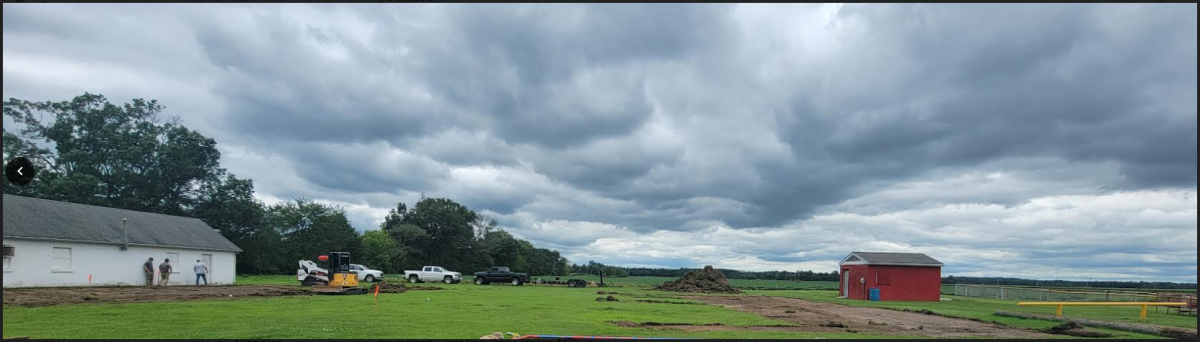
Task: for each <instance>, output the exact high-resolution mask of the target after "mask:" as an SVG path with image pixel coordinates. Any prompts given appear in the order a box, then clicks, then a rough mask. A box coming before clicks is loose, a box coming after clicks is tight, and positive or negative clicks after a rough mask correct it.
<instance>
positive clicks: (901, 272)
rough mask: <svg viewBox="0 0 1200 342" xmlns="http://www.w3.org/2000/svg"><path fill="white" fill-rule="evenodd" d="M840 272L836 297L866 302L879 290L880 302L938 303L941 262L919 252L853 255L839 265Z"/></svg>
mask: <svg viewBox="0 0 1200 342" xmlns="http://www.w3.org/2000/svg"><path fill="white" fill-rule="evenodd" d="M838 265H839V267H838V268H840V269H841V271H842V277H841V286H838V288H839V290H838V295H839V297H842V298H851V299H864V300H865V299H869V297H870V293H871V289H879V300H910V301H916V300H928V301H937V300H940V298H941V295H942V263H941V262H940V261H937V260H935V259H933V258H930V257H929V256H928V255H925V254H922V253H871V252H854V253H850V255H848V256H846V258H844V259H842V262H840V263H838Z"/></svg>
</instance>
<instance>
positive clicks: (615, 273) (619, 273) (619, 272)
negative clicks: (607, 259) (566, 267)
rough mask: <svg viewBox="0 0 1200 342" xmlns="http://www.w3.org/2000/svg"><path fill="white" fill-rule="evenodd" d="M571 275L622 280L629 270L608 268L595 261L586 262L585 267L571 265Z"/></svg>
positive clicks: (615, 267)
mask: <svg viewBox="0 0 1200 342" xmlns="http://www.w3.org/2000/svg"><path fill="white" fill-rule="evenodd" d="M571 273H583V274H594V275H601V274H603V275H604V276H605V277H614V278H622V277H628V276H629V270H628V269H626V268H624V267H617V266H609V265H605V264H601V263H597V262H595V261H588V263H587V265H571Z"/></svg>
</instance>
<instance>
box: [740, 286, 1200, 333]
mask: <svg viewBox="0 0 1200 342" xmlns="http://www.w3.org/2000/svg"><path fill="white" fill-rule="evenodd" d="M747 292H748V293H750V294H754V295H764V296H774V297H788V298H801V299H807V300H811V301H815V302H826V303H838V304H843V305H850V306H863V307H880V308H892V309H909V310H919V309H927V310H930V311H933V312H935V313H938V314H941V315H946V316H951V317H962V318H975V319H980V320H984V321H992V322H999V323H1002V324H1005V325H1011V326H1019V327H1027V328H1037V329H1040V328H1048V327H1052V326H1055V325H1058V324H1061V322H1051V321H1044V320H1033V319H1020V318H1012V317H1000V316H996V315H993V314H992V313H994V312H996V310H1005V311H1012V312H1027V313H1035V314H1043V315H1051V316H1053V315H1054V308H1053V307H1036V306H1017V301H1015V300H1000V299H988V298H967V297H957V296H946V298H949V299H951V300H950V301H941V302H871V301H863V300H851V299H839V298H836V297H837V291H754V290H751V291H747ZM1140 311H1141V308H1140V307H1122V306H1087V307H1083V306H1081V307H1067V308H1065V309H1063V316H1067V317H1078V318H1087V319H1093V320H1098V321H1109V322H1126V323H1146V324H1155V325H1162V326H1170V327H1180V328H1191V329H1196V317H1195V316H1184V315H1177V314H1167V313H1165V309H1164V310H1163V311H1162V312H1158V313H1156V312H1154V311H1153V309H1151V310H1150V312H1149V313H1148V314H1147V317H1146V322H1138V314H1139V313H1140ZM1089 329H1091V328H1089ZM1096 330H1100V331H1104V332H1108V333H1111V334H1113V335H1114V338H1156V337H1154V336H1151V335H1144V334H1138V333H1130V332H1124V331H1116V330H1108V329H1096Z"/></svg>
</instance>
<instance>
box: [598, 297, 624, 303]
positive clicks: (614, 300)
mask: <svg viewBox="0 0 1200 342" xmlns="http://www.w3.org/2000/svg"><path fill="white" fill-rule="evenodd" d="M596 301H597V302H618V301H619V300H617V297H613V296H608V298H604V297H596Z"/></svg>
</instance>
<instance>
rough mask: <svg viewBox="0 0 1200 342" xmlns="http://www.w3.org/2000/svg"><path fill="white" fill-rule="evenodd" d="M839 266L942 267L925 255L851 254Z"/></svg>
mask: <svg viewBox="0 0 1200 342" xmlns="http://www.w3.org/2000/svg"><path fill="white" fill-rule="evenodd" d="M838 264H839V265H892V266H943V265H942V262H941V261H937V259H934V258H931V257H929V256H928V255H925V253H881V252H853V253H850V255H848V256H846V258H844V259H842V262H840V263H838Z"/></svg>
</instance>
